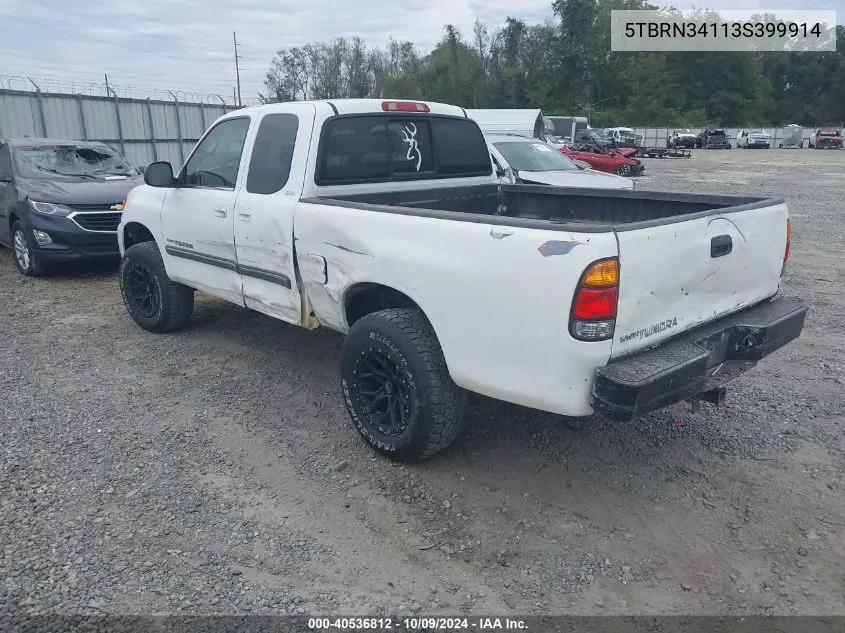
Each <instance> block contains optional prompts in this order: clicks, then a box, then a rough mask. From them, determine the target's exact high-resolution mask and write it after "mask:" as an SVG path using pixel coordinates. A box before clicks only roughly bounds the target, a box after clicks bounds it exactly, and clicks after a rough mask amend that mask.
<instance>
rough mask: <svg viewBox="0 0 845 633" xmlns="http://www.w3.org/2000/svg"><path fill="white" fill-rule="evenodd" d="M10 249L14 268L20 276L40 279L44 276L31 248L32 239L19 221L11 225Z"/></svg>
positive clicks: (42, 269)
mask: <svg viewBox="0 0 845 633" xmlns="http://www.w3.org/2000/svg"><path fill="white" fill-rule="evenodd" d="M12 249H13V250H14V252H15V266H17V267H18V272H19V273H20V274H21V275H25V276H27V277H40V276H41V275H43V274H44V266H43V264H42V263H41V260H40V259H39V257H38V253H36V252H35V249H34V248H33V246H32V238H31V237H30V235H29V233H28V231H27V230H26V229H24V227H23V224H21V223H20V220H17V221H16V222H15V223H14V224H13V225H12Z"/></svg>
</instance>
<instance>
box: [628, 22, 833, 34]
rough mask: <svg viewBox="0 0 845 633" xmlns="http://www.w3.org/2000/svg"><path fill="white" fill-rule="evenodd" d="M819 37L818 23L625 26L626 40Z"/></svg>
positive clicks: (695, 23) (697, 23) (703, 23)
mask: <svg viewBox="0 0 845 633" xmlns="http://www.w3.org/2000/svg"><path fill="white" fill-rule="evenodd" d="M821 36H822V26H821V24H819V23H818V22H816V23H808V22H801V23H798V22H789V23H786V22H709V23H708V22H674V23H668V22H626V23H625V37H640V38H642V37H670V38H671V37H677V38H694V37H714V38H764V37H802V38H808V37H817V38H820V37H821Z"/></svg>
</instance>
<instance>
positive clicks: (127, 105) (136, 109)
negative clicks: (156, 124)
mask: <svg viewBox="0 0 845 633" xmlns="http://www.w3.org/2000/svg"><path fill="white" fill-rule="evenodd" d="M119 103H120V122H121V125H122V127H123V138H124V139H131V140H137V141H149V140H150V123H149V120H148V117H147V116H146V108H147V104H146V103H144V102H143V101H123V102H119Z"/></svg>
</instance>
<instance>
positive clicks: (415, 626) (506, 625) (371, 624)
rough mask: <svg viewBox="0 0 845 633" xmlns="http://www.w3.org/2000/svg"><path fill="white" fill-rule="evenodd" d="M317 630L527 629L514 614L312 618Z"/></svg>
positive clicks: (310, 627)
mask: <svg viewBox="0 0 845 633" xmlns="http://www.w3.org/2000/svg"><path fill="white" fill-rule="evenodd" d="M308 628H309V629H311V630H314V631H332V630H341V631H387V630H394V629H395V630H399V631H472V630H477V631H495V630H512V631H518V630H521V631H526V630H528V626H527V624H526V622H525V620H520V619H514V618H495V617H491V618H481V617H476V618H464V617H459V618H426V617H414V618H309V619H308Z"/></svg>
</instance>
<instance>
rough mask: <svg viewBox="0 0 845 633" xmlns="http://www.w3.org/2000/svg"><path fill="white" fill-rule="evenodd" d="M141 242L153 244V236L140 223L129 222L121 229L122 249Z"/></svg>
mask: <svg viewBox="0 0 845 633" xmlns="http://www.w3.org/2000/svg"><path fill="white" fill-rule="evenodd" d="M142 242H155V236H153V233H152V231H150V230H149V229H148V228H147V227H146V226H144V225H143V224H141V223H140V222H129V223H128V224H127V225H126V226H124V227H123V248H124V249H127V248H129V247H130V246H134V245H135V244H140V243H142Z"/></svg>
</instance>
